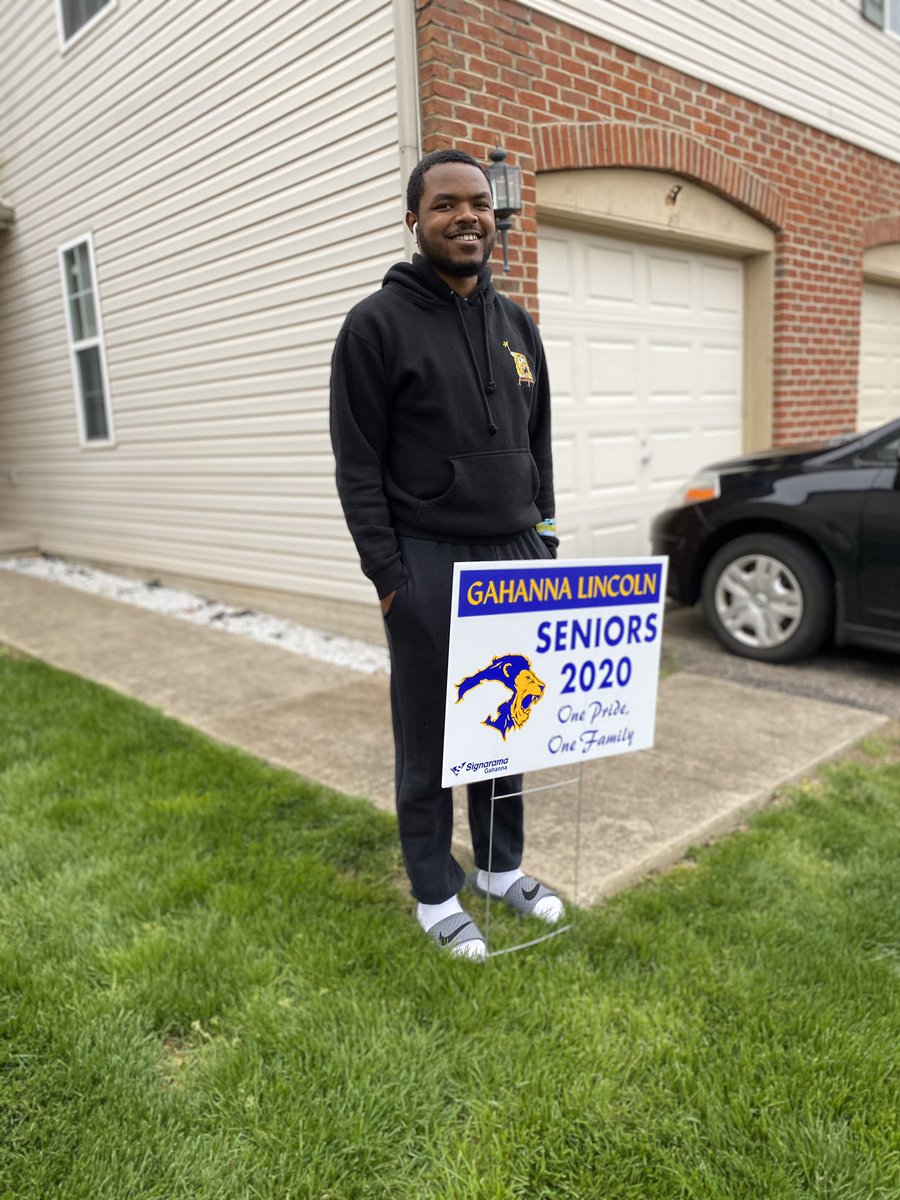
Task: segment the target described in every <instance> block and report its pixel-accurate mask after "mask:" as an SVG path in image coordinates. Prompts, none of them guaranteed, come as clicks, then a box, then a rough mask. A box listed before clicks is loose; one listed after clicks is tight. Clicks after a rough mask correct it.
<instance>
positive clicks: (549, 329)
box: [539, 228, 743, 555]
mask: <svg viewBox="0 0 900 1200" xmlns="http://www.w3.org/2000/svg"><path fill="white" fill-rule="evenodd" d="M563 242H564V243H565V244H566V250H565V251H564V250H563V249H562V247H561V243H563ZM539 267H540V274H539V285H540V302H541V332H542V336H543V337H544V341H545V345H546V347H547V357H548V362H549V366H550V378H551V384H552V386H553V389H554V401H553V406H554V410H553V411H554V417H553V419H554V437H555V438H556V439H557V440H558V441H559V443H560V444H561V445H562V444H565V447H566V449H565V450H564V452H563V453H564V462H562V461H561V462H560V463H558V465H557V472H556V473H557V479H558V488H559V489H560V490H559V492H558V494H559V500H558V503H557V515H558V519H559V523H560V531H561V534H562V537H561V542H560V552H561V553H562V554H568V555H572V554H579V555H588V554H591V555H592V554H608V555H614V554H640V553H647V551H648V549H649V526H650V521H651V520H652V518H653V516H654V515H655V514H656V513H657V512H658V511H659V510H660V509H661V508H662V507H664V505H665V504H666V502H667V501H668V500H669V498H670V496H671V494H672V492H673V491H674V490H675V489H676V488H677V487H678V486H679V485H680V484H682V483H683V482H684V481H685V480H686V479H687V478H688V476H689V475H691V474H692V473H693V471H694V470H696V469H697V468H698V467H699V466H701V465H703V464H704V463H706V462H710V461H712V460H714V459H717V458H722V457H726V456H727V455H729V454H736V453H739V452H740V450H741V375H742V350H741V339H742V321H743V316H742V297H743V273H742V267H741V264H740V262H738V261H737V260H731V259H725V258H718V257H715V256H711V255H706V254H698V253H696V252H692V251H686V250H681V249H680V248H677V249H676V248H668V247H659V246H653V245H648V244H644V243H638V242H634V243H630V242H627V241H624V240H622V239H618V238H605V237H600V236H597V235H592V234H587V233H582V232H579V231H576V230H568V229H566V230H563V229H558V228H551V229H549V230H548V231H547V234H546V236H545V234H544V231H543V228H542V229H541V231H540V233H539ZM562 271H565V272H567V282H566V285H565V290H563V281H562V277H561V272H562ZM545 284H546V285H545ZM557 380H559V381H560V386H559V387H557ZM557 394H558V399H557Z"/></svg>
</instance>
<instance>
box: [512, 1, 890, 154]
mask: <svg viewBox="0 0 900 1200" xmlns="http://www.w3.org/2000/svg"><path fill="white" fill-rule="evenodd" d="M524 3H526V4H527V5H528V7H530V8H533V9H535V10H536V11H538V12H542V13H546V14H547V15H548V16H551V17H555V18H557V19H558V20H561V21H566V22H568V23H569V24H571V25H574V26H576V27H578V28H581V29H584V30H587V31H588V32H590V33H593V34H596V35H597V36H598V37H601V38H605V39H607V40H609V41H611V42H612V43H614V44H615V45H619V46H623V47H625V48H626V49H628V50H632V51H634V52H635V53H638V54H644V55H646V56H647V57H648V58H651V59H654V60H655V61H656V62H659V63H664V64H665V65H667V66H670V67H675V68H676V69H677V70H680V71H684V72H685V73H686V74H688V75H692V76H695V77H696V78H698V79H701V80H704V81H705V82H707V83H712V84H714V85H716V86H717V87H720V88H723V89H724V90H725V91H729V92H734V93H736V94H737V95H739V96H745V97H747V98H748V99H750V100H753V101H754V102H755V103H757V104H762V105H764V106H765V107H767V108H771V109H773V110H774V111H775V112H779V113H783V114H784V115H785V116H789V117H794V118H796V119H797V120H798V121H802V122H804V123H805V124H809V125H812V126H814V127H815V128H816V129H821V130H824V131H825V132H826V133H830V134H833V135H834V136H835V137H839V138H843V139H845V140H847V141H849V142H852V143H854V144H855V145H858V146H863V147H865V148H867V149H869V150H874V151H875V152H876V153H878V154H883V155H885V156H886V157H887V158H890V159H893V160H895V161H898V160H900V90H898V88H897V73H898V70H900V43H898V41H897V39H895V38H893V37H886V36H885V35H884V33H883V32H881V31H880V30H878V29H877V28H876V27H875V26H873V25H872V24H871V23H870V22H869V21H866V20H864V19H863V16H862V14H861V12H860V3H859V0H740V2H739V3H736V2H735V0H642V2H641V3H640V4H635V3H633V0H524Z"/></svg>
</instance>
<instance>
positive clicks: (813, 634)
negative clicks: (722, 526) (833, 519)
mask: <svg viewBox="0 0 900 1200" xmlns="http://www.w3.org/2000/svg"><path fill="white" fill-rule="evenodd" d="M702 596H703V608H704V611H705V613H706V619H707V621H708V622H709V625H710V627H711V629H712V631H713V632H714V633H715V635H716V637H717V638H718V639H719V641H720V642H721V643H722V645H723V646H725V647H726V648H727V649H728V650H730V651H731V652H732V653H733V654H740V655H742V656H743V657H744V658H753V659H756V660H757V661H760V662H777V663H785V662H792V661H793V660H794V659H797V658H803V657H804V656H805V655H808V654H812V653H814V652H815V651H816V650H818V648H819V647H820V646H821V644H822V642H823V641H824V640H825V637H826V635H827V634H828V632H829V631H830V630H831V628H832V627H833V622H834V586H833V582H832V579H831V576H830V574H829V572H828V569H827V568H826V566H825V565H824V563H823V562H822V560H821V559H820V558H819V557H818V556H817V555H816V554H815V553H814V552H813V551H811V550H809V549H808V548H807V547H806V546H803V545H801V544H800V543H799V542H796V541H793V540H792V539H791V538H788V537H783V536H782V535H780V534H775V533H751V534H745V535H744V536H742V537H737V538H735V539H734V541H731V542H729V543H728V544H727V545H725V546H723V547H722V548H721V549H720V550H719V551H718V552H717V553H716V554H715V555H714V556H713V557H712V559H711V560H710V562H709V566H708V567H707V568H706V571H705V572H704V575H703V588H702Z"/></svg>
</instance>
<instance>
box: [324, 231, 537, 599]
mask: <svg viewBox="0 0 900 1200" xmlns="http://www.w3.org/2000/svg"><path fill="white" fill-rule="evenodd" d="M331 439H332V444H333V446H334V453H335V458H336V460H337V487H338V493H339V495H340V498H341V503H342V505H343V508H344V514H345V516H346V518H347V525H348V527H349V529H350V533H351V534H352V536H353V540H354V541H355V543H356V548H357V550H358V552H359V556H360V560H361V562H362V569H363V571H364V573H365V574H366V575H367V576H368V577H369V578H370V579H371V580H372V582H373V583H374V584H375V587H376V590H377V592H378V595H379V596H386V595H388V594H389V593H390V592H392V591H394V590H395V589H396V588H397V587H399V586H400V584H401V583H402V582H403V581H404V580H405V579H406V570H405V568H404V566H403V564H402V562H401V560H400V550H399V547H398V544H397V534H398V533H405V534H411V535H413V536H417V537H423V538H431V539H432V540H434V541H443V542H465V543H468V544H473V543H476V544H491V543H494V542H497V543H500V542H503V541H504V540H509V539H510V538H512V537H514V536H515V535H516V534H518V533H522V532H523V531H524V530H526V529H528V528H529V527H530V526H533V525H536V524H537V523H538V522H540V521H542V520H547V519H548V518H551V517H552V516H553V511H554V510H553V473H552V469H551V456H550V389H549V383H548V380H547V369H546V365H545V363H544V349H543V346H542V345H541V339H540V335H539V334H538V331H537V327H536V326H535V324H534V322H533V321H532V320H531V318H530V317H529V316H528V314H527V313H526V312H525V310H524V309H523V308H521V307H520V306H519V305H518V304H514V303H513V302H512V301H511V300H508V299H507V298H506V297H504V296H500V295H498V294H497V292H496V291H495V290H494V287H493V285H492V283H491V273H490V270H489V268H487V267H485V268H483V270H482V272H481V274H480V275H479V277H478V285H477V287H476V289H475V291H474V292H473V293H472V295H471V296H470V297H469V298H468V299H463V298H462V297H460V296H458V295H457V294H456V293H455V292H454V291H452V290H451V289H450V287H449V286H448V285H447V284H446V283H445V282H444V281H443V280H442V279H441V278H440V276H439V275H437V274H436V273H435V272H434V271H433V270H432V268H431V267H430V266H429V264H428V263H427V261H426V260H425V259H424V258H423V257H422V256H421V255H418V254H417V255H415V256H414V258H413V261H412V263H411V264H410V263H398V264H397V265H396V266H393V267H391V269H390V270H389V271H388V273H387V275H385V277H384V281H383V283H382V286H381V290H380V291H379V292H376V293H375V294H374V295H372V296H369V297H368V298H367V299H365V300H363V301H362V302H361V303H360V304H357V305H356V306H355V307H354V308H353V309H351V311H350V312H349V313H348V315H347V318H346V320H345V321H344V325H343V328H342V329H341V332H340V334H339V335H338V339H337V342H336V344H335V348H334V356H333V359H332V372H331Z"/></svg>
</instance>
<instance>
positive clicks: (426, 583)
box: [331, 150, 563, 957]
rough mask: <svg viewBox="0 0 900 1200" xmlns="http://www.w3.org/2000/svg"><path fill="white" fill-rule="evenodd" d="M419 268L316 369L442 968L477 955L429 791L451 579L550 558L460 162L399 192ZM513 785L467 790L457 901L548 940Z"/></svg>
mask: <svg viewBox="0 0 900 1200" xmlns="http://www.w3.org/2000/svg"><path fill="white" fill-rule="evenodd" d="M407 209H408V211H407V213H406V223H407V225H408V227H409V228H410V230H411V231H412V234H413V236H414V238H415V239H416V242H417V245H418V251H419V253H418V254H416V255H415V256H414V257H413V261H412V263H411V264H409V263H399V264H397V265H396V266H394V267H392V268H391V269H390V270H389V271H388V273H387V275H386V276H385V278H384V282H383V284H382V287H381V290H380V291H379V292H376V293H375V294H374V295H372V296H369V297H368V298H367V299H366V300H363V301H362V302H361V303H360V304H358V305H356V307H355V308H353V309H352V310H351V312H350V313H349V314H348V316H347V319H346V320H345V322H344V325H343V328H342V329H341V332H340V334H339V336H338V339H337V343H336V345H335V349H334V357H333V360H332V377H331V436H332V444H333V446H334V452H335V459H336V462H337V486H338V492H339V494H340V498H341V503H342V505H343V508H344V514H345V516H346V519H347V525H348V527H349V529H350V532H351V534H352V536H353V539H354V541H355V543H356V547H357V550H358V551H359V556H360V561H361V564H362V569H363V571H364V573H365V574H366V575H367V576H368V577H369V579H371V581H372V583H373V584H374V585H375V588H376V591H377V593H378V596H379V598H380V600H381V607H382V611H383V614H384V620H385V626H386V630H387V638H388V645H389V648H390V654H391V710H392V717H393V726H394V744H395V751H396V787H397V817H398V822H399V827H400V840H401V845H402V848H403V856H404V861H405V864H406V869H407V872H408V874H409V878H410V883H411V885H412V891H413V895H414V896H415V898H416V900H417V901H418V905H417V909H416V916H417V919H418V921H419V924H420V925H421V926H422V928H423V929H424V930H425V932H426V933H427V934H429V936H430V937H431V938H432V940H433V941H434V942H435V943H437V944H438V945H440V946H444V947H447V948H448V949H449V950H450V951H451V953H454V954H462V955H467V956H471V957H483V956H484V954H485V950H486V948H485V943H484V938H483V937H482V935H481V933H480V931H479V930H478V928H477V926H476V925H475V924H474V922H473V921H472V920H471V918H469V916H468V914H466V913H465V912H464V911H463V909H462V906H461V904H460V902H459V898H458V895H457V893H458V892H459V891H460V888H461V887H462V885H463V883H464V882H465V875H464V872H463V871H462V869H461V868H460V866H459V864H458V863H457V862H456V861H455V859H454V858H453V856H452V854H451V849H450V844H451V834H452V828H453V801H452V793H451V790H450V789H449V788H442V787H441V782H440V781H441V759H442V748H443V725H444V704H445V697H446V691H447V650H448V643H449V633H450V601H451V588H452V577H453V564H454V563H455V562H463V561H465V562H469V561H497V560H504V559H523V558H549V557H555V551H556V545H557V542H556V537H555V534H554V519H553V513H554V509H553V476H552V469H551V455H550V392H549V385H548V381H547V372H546V368H545V365H544V352H543V347H542V345H541V340H540V336H539V334H538V331H537V328H536V326H535V325H534V322H533V321H532V320H531V318H530V317H529V316H528V315H527V314H526V313H525V311H524V309H522V308H520V307H519V306H518V305H516V304H514V303H512V301H510V300H507V299H506V298H504V297H502V296H499V295H498V294H497V293H496V292H495V291H494V288H493V286H492V284H491V273H490V269H489V268H488V266H487V262H488V259H489V258H490V255H491V251H492V250H493V248H494V242H495V240H496V231H495V227H494V214H493V209H492V206H491V192H490V186H489V184H488V181H487V178H486V176H485V174H484V171H483V170H482V168H481V167H480V166H479V164H478V163H477V162H476V160H475V159H474V158H472V157H471V156H470V155H468V154H464V153H462V152H461V151H458V150H439V151H436V152H435V153H433V154H429V155H428V156H427V157H426V158H424V159H423V160H422V161H421V162H420V163H419V164H418V165H417V166H416V167H415V168H414V170H413V172H412V174H411V175H410V178H409V183H408V187H407ZM521 789H522V780H521V776H512V777H508V778H506V779H501V780H497V784H496V794H497V796H506V795H507V794H509V793H512V795H511V796H509V798H506V799H499V800H498V801H497V802H496V807H495V815H494V821H493V849H492V850H491V846H490V796H491V783H490V781H488V782H482V783H477V784H473V785H470V787H469V792H468V800H469V824H470V828H471V831H472V842H473V848H474V851H475V863H476V867H477V870H476V871H475V872H473V873H472V875H471V876H470V877H469V881H468V882H469V885H470V886H471V887H472V889H473V890H474V891H475V892H477V893H478V894H480V895H484V894H485V888H486V887H487V884H488V871H487V868H488V866H489V865H490V866H491V875H490V886H491V895H492V896H493V895H497V896H499V897H500V898H502V899H503V900H504V901H505V902H506V903H507V904H509V905H510V906H511V907H513V908H514V909H516V910H518V911H520V912H524V913H528V914H531V915H534V916H538V917H541V918H542V919H544V920H546V921H549V922H555V921H558V920H559V918H560V917H561V916H562V912H563V905H562V902H561V901H560V899H559V897H557V896H556V895H554V894H553V893H552V892H551V891H549V889H547V888H546V887H544V886H543V885H542V884H539V883H538V882H537V880H535V879H532V878H531V877H530V876H528V875H525V874H523V872H522V870H521V866H520V863H521V858H522V848H523V804H522V796H521Z"/></svg>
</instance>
